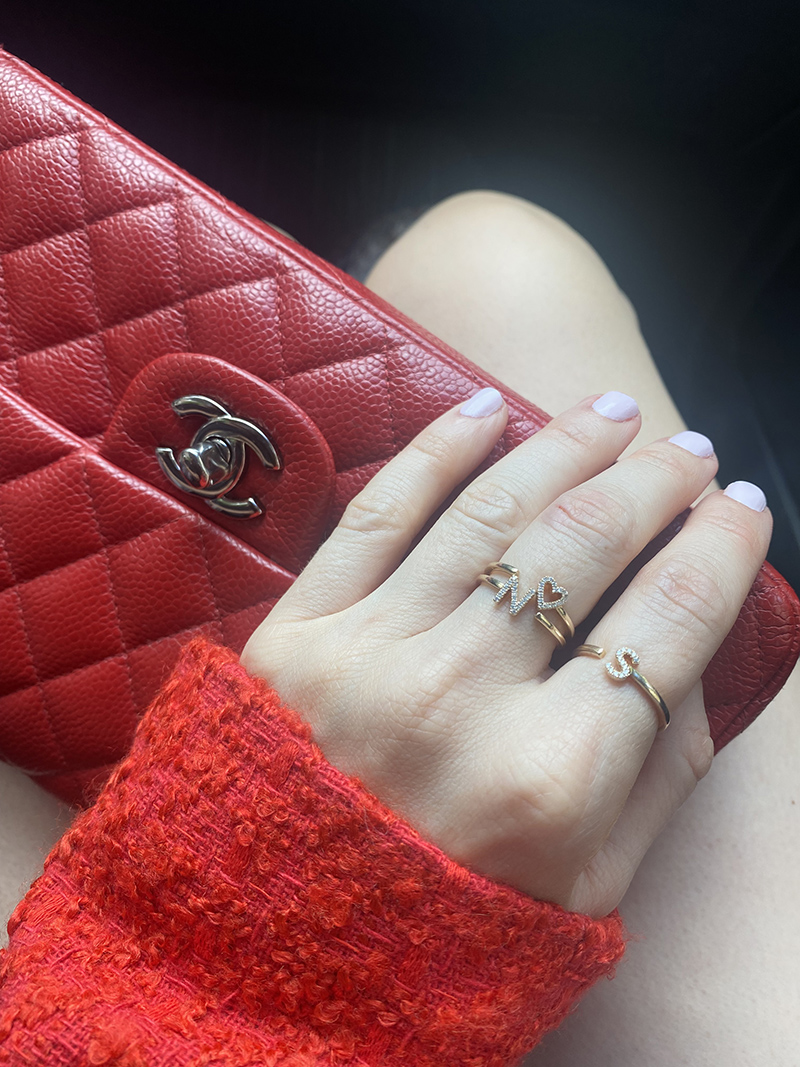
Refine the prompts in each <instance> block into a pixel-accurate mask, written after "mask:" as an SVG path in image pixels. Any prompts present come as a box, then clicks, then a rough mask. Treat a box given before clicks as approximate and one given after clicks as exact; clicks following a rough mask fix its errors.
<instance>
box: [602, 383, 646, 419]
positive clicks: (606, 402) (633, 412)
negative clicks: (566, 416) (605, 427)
mask: <svg viewBox="0 0 800 1067" xmlns="http://www.w3.org/2000/svg"><path fill="white" fill-rule="evenodd" d="M592 407H593V408H594V410H595V411H596V412H597V414H598V415H605V417H606V418H607V419H613V420H614V422H627V421H628V419H633V418H635V417H636V416H637V415H638V414H639V405H638V404H637V403H636V401H635V400H634V399H633V397H632V396H627V395H626V394H625V393H617V392H615V391H614V390H613V389H612V391H611V392H610V393H603V395H602V396H599V397H598V398H597V400H595V402H594V403H593V404H592Z"/></svg>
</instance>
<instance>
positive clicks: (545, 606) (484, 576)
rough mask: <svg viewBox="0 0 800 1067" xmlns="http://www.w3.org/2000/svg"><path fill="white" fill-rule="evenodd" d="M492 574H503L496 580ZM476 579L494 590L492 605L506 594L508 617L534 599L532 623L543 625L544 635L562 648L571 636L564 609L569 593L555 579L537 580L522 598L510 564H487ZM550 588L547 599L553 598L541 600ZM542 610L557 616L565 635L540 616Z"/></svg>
mask: <svg viewBox="0 0 800 1067" xmlns="http://www.w3.org/2000/svg"><path fill="white" fill-rule="evenodd" d="M493 571H503V573H504V575H505V577H504V578H500V577H498V576H497V575H495V574H493V573H492V572H493ZM478 580H479V581H481V582H483V583H484V584H485V585H490V586H491V587H492V588H493V589H495V590H496V592H495V595H494V597H493V599H494V602H495V603H496V604H499V603H500V601H501V600H502V599H503V597H504V596H505V595H506V594H507V593H509V594H510V604H509V612H510V614H512V615H518V614H519V613H520V612H521V611H522V609H523V608H524V607H525V605H526V604H527V603H528V602H529V601H530V600H532V599H533V598H534V597H536V607H537V611H536V614H535V616H534V618H535V619H536V621H537V622H538V623H540V624H541V625H542V626H544V628H545V630H547V631H548V633H550V634H552V636H553V637H555V639H556V641H558V643H559V645H561V646H562V647H563V646H564V645H565V644H566V643H567V641H568V640H569V639H570V638H571V637H574V636H575V627H574V625H573V622H572V619H571V618H570V617H569V615H568V614H567V610H566V608H565V607H564V604H565V602H566V599H567V597H568V596H569V593H568V592H567V590H566V589H564V587H563V586H561V585H559V584H558V583H557V582H556V580H555V578H551V577H550V576H549V575H548V576H546V577H544V578H540V579H539V583H538V585H534V586H532V588H530V589H529V590H528V591H527V593H525V594H524V595H523V596H520V595H519V571H518V570H517V568H516V567H512V566H511V564H510V563H501V562H498V563H490V564H489V566H488V567H487V568H486V570H484V571H481V573H480V574H479V575H478ZM548 586H549V587H550V596H551V597H552V596H553V595H555V599H549V600H548V599H545V589H546V588H547V587H548ZM546 611H556V612H558V614H559V616H560V617H561V618H562V619H563V620H564V625H565V628H566V632H565V633H564V632H562V631H561V630H560V629H559V628H558V627H557V626H556V625H555V624H554V623H552V622H551V621H550V620H549V619H548V618H547V616H546V615H545V614H544V613H545V612H546Z"/></svg>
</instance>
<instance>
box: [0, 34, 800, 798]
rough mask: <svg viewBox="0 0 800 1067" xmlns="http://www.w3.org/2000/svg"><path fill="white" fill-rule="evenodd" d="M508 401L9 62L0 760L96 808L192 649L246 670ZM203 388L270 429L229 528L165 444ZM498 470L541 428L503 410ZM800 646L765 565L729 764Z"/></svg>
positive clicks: (785, 599)
mask: <svg viewBox="0 0 800 1067" xmlns="http://www.w3.org/2000/svg"><path fill="white" fill-rule="evenodd" d="M486 384H499V383H496V382H494V380H493V379H491V378H490V377H489V376H487V375H486V374H484V373H483V372H482V371H480V370H479V369H478V368H476V367H474V366H472V365H471V364H469V363H468V362H466V361H465V360H464V359H463V358H462V357H461V356H459V355H458V354H457V353H455V352H453V351H452V350H451V349H449V348H447V347H446V346H445V345H443V344H442V343H441V342H439V341H438V340H436V339H435V338H433V337H431V336H430V335H429V334H427V333H426V332H425V331H424V330H422V329H421V328H420V327H418V326H416V325H415V324H413V323H411V322H409V321H408V320H406V319H405V318H404V317H403V316H401V315H400V314H399V313H398V312H396V311H395V310H394V309H392V308H390V307H389V306H388V305H386V304H385V303H383V302H382V301H380V300H379V299H378V298H376V297H375V296H374V294H372V293H369V292H368V291H367V290H366V289H364V288H363V287H362V286H360V285H359V284H358V283H357V282H355V281H353V280H352V279H350V278H348V277H347V276H346V275H344V274H342V273H341V272H339V271H337V270H336V269H335V268H334V267H332V266H330V265H329V264H327V263H325V262H323V261H322V260H320V259H318V258H317V257H315V256H313V255H311V254H310V253H309V252H307V251H306V250H304V249H302V248H300V247H299V246H297V245H296V244H294V242H292V241H290V240H288V239H287V238H285V237H284V236H282V235H281V234H278V233H277V232H275V231H272V230H271V229H269V228H268V227H266V226H264V225H263V224H262V223H260V222H258V221H257V220H255V219H254V218H252V217H251V216H249V215H247V214H246V213H245V212H243V211H241V210H240V209H238V208H236V207H235V206H234V205H232V204H230V203H228V202H227V201H225V200H224V199H223V198H222V197H220V196H219V195H217V194H215V193H214V192H212V191H211V190H209V189H207V188H206V187H204V186H203V185H201V184H200V183H199V182H197V181H196V180H194V179H192V178H191V177H190V176H188V175H186V174H185V173H183V172H182V171H180V170H179V169H177V168H176V167H174V166H172V165H171V164H169V163H168V162H167V161H165V160H164V159H162V158H161V157H159V156H157V155H156V154H155V153H153V152H152V151H150V150H149V149H147V148H146V147H145V146H143V145H141V144H140V143H139V142H137V141H136V140H135V139H134V138H132V137H130V136H129V135H127V134H126V133H124V131H122V130H120V129H119V128H118V127H116V126H114V125H113V124H112V123H110V122H109V121H108V120H107V119H105V118H104V117H103V116H101V115H99V114H97V113H96V112H94V111H92V110H91V109H90V108H88V107H86V106H85V105H83V104H81V103H80V102H79V101H77V100H75V99H74V98H73V97H71V96H70V95H69V94H68V93H67V92H65V91H64V90H63V89H61V88H60V87H59V86H56V85H54V84H53V83H52V82H49V81H48V80H47V79H46V78H44V77H43V76H42V75H40V74H38V73H37V72H35V71H33V70H32V69H31V68H30V67H28V66H26V65H25V64H24V63H22V62H21V61H20V60H18V59H16V58H15V57H13V56H11V55H9V54H8V53H6V52H2V51H0V389H1V390H2V391H1V392H0V404H1V405H2V412H3V422H2V430H1V431H0V432H2V448H0V457H1V458H0V574H1V575H2V581H1V582H0V589H2V592H0V754H2V756H3V757H4V758H5V759H6V760H8V761H10V762H13V763H16V764H18V765H19V766H22V767H24V768H25V769H26V771H28V773H30V774H33V775H36V776H38V780H39V781H40V782H41V783H42V784H43V785H44V786H45V787H46V788H48V789H51V790H52V791H53V792H55V793H57V794H58V795H60V796H62V797H64V798H65V799H68V800H73V801H77V802H87V801H89V800H91V799H92V797H93V796H94V795H95V793H96V790H97V788H98V787H99V785H100V783H101V782H102V780H103V779H104V777H105V776H106V775H107V773H108V771H109V770H110V767H111V766H112V765H113V764H114V763H115V762H116V761H117V760H118V759H119V758H121V757H122V756H123V755H124V753H125V752H126V750H127V747H128V745H129V744H130V740H131V737H132V734H133V729H134V727H135V723H136V721H137V718H138V716H139V715H140V714H141V713H142V711H143V710H144V707H145V706H146V704H147V702H148V700H149V698H150V696H151V695H152V693H153V692H154V691H155V689H156V688H157V687H158V685H159V683H160V681H161V680H162V679H163V677H164V676H165V674H166V672H167V671H168V669H169V667H170V666H171V665H172V663H173V661H174V659H175V656H176V653H177V650H178V648H179V646H180V645H181V644H182V643H183V642H184V641H185V640H187V639H188V638H189V637H190V636H191V635H193V634H194V633H196V632H198V631H202V632H204V633H208V634H209V635H210V636H211V637H213V638H215V639H216V640H219V641H222V642H224V643H226V644H228V645H230V646H231V647H233V648H234V649H236V650H239V649H241V647H242V646H243V644H244V642H245V640H246V638H247V637H248V636H249V633H250V632H251V631H252V630H253V629H254V627H255V626H256V625H257V623H258V622H259V621H260V620H261V619H262V618H263V617H264V615H265V614H266V612H267V611H268V610H269V608H270V607H271V605H272V604H273V603H274V601H275V599H276V597H278V596H279V595H280V593H281V592H282V591H283V590H284V589H285V588H286V585H287V583H288V582H290V581H291V579H292V576H293V575H294V574H296V573H297V572H298V571H299V570H300V569H301V568H302V566H303V564H304V563H305V562H306V561H307V559H308V558H309V557H310V555H311V554H312V553H313V551H314V549H315V548H316V546H317V545H318V544H319V542H320V540H321V539H322V538H323V537H324V536H325V534H326V533H327V532H328V531H329V530H330V529H331V528H332V526H333V525H334V524H335V522H336V520H337V519H338V517H339V515H340V514H341V512H342V510H343V508H344V507H345V505H346V503H347V502H348V501H349V500H350V499H351V498H352V496H353V495H354V494H355V493H356V492H357V491H358V490H359V489H360V488H361V487H362V486H363V485H364V484H365V483H366V482H367V481H368V479H369V478H370V477H371V476H372V474H374V473H375V471H376V470H378V469H379V467H380V466H381V465H382V464H383V463H384V462H386V460H387V459H388V458H390V457H391V456H392V455H394V454H395V453H396V452H397V451H398V450H399V449H400V448H402V447H403V446H404V445H405V444H406V443H407V442H408V441H409V440H410V439H411V438H412V437H413V436H414V434H415V433H416V432H418V431H419V430H420V429H421V428H422V427H423V426H424V425H425V424H426V423H427V422H429V421H430V420H431V419H432V418H433V417H435V416H436V415H437V414H439V413H441V412H442V411H444V410H445V409H446V408H447V407H449V406H450V405H451V404H453V403H455V402H457V401H458V400H459V399H461V398H463V397H465V396H467V395H469V394H471V393H472V392H473V391H474V390H475V388H476V387H479V386H482V385H486ZM204 391H208V393H209V394H210V395H213V396H214V397H215V399H217V400H218V401H219V402H221V403H224V404H225V405H226V406H228V407H229V408H230V409H231V410H232V411H233V413H234V414H236V415H237V416H238V417H242V418H244V417H247V418H250V419H252V420H253V421H254V422H257V423H258V424H259V425H262V424H263V427H264V429H266V430H267V432H268V433H269V434H270V436H271V437H272V439H273V440H274V443H275V446H276V448H277V450H278V453H279V455H280V456H281V459H282V462H283V466H282V468H281V470H280V471H268V470H265V469H263V468H260V469H259V468H258V466H257V465H256V464H253V463H250V464H249V466H248V470H247V474H246V476H245V479H244V480H243V482H242V483H241V486H237V488H236V490H235V492H236V494H237V495H243V496H247V495H250V494H252V495H254V496H255V497H257V498H259V499H261V500H263V501H264V502H265V504H266V506H265V508H264V513H263V515H262V516H260V517H259V518H258V519H249V520H234V519H228V518H226V517H224V516H221V515H219V514H217V513H215V512H212V511H211V510H210V509H209V508H208V506H207V505H206V504H205V503H204V502H203V501H201V500H200V499H199V498H195V497H190V496H187V495H186V494H184V493H182V492H181V491H180V490H179V489H177V488H176V487H174V486H173V485H172V484H171V483H170V482H169V480H168V479H167V478H166V477H165V476H164V475H163V473H162V472H161V470H160V469H159V467H158V464H157V462H156V461H155V458H154V449H155V447H156V446H159V445H168V446H170V447H173V448H175V449H176V450H177V449H180V448H183V447H186V446H187V445H188V444H189V442H190V438H191V435H192V433H193V432H194V430H195V429H196V428H197V425H196V424H197V420H195V424H192V425H189V424H188V421H191V420H188V421H187V420H182V419H180V418H179V417H178V416H176V415H175V414H174V413H173V412H172V411H171V409H170V408H169V403H170V401H171V400H173V399H175V397H177V396H179V395H182V394H183V393H185V392H192V393H194V392H198V393H202V392H204ZM503 391H504V395H505V396H506V398H507V399H508V401H509V406H510V409H511V420H510V423H509V428H508V430H507V431H506V434H505V435H504V438H503V441H502V442H501V444H500V446H498V448H497V449H496V450H495V453H494V454H493V457H492V458H494V459H496V458H497V457H498V456H499V455H501V454H502V453H503V452H504V451H506V450H507V449H508V448H511V447H513V446H514V445H516V444H518V443H519V442H520V441H522V440H523V439H525V438H526V437H528V436H529V435H530V434H531V433H533V432H535V431H536V430H537V429H539V428H540V427H541V426H542V425H543V424H544V422H545V421H546V419H547V416H546V415H544V413H543V412H541V411H539V410H538V409H537V408H535V407H534V406H532V405H531V404H529V403H527V402H526V401H524V400H522V399H521V398H520V397H518V396H516V395H515V394H513V393H512V392H510V391H509V390H508V389H505V388H504V389H503ZM799 651H800V606H799V605H798V602H797V599H796V597H795V596H794V594H793V593H792V592H791V590H790V589H789V588H788V586H787V585H786V583H785V582H783V580H782V579H780V578H779V577H778V576H776V575H775V574H774V572H772V571H771V570H770V569H765V570H764V571H763V572H762V575H761V576H760V578H759V583H758V584H757V587H756V589H755V590H754V592H753V594H751V597H750V599H749V600H748V602H747V604H746V605H745V608H744V609H743V614H742V616H741V618H740V620H739V623H737V627H736V629H735V631H734V633H733V634H732V635H731V636H730V637H729V639H728V641H727V642H726V645H725V646H723V649H721V650H720V652H719V653H718V655H717V657H716V658H715V661H714V662H713V663H712V665H711V666H710V667H709V670H708V671H707V673H706V676H705V682H706V697H707V704H708V707H709V716H710V718H711V721H712V725H713V728H714V732H715V735H716V736H717V737H718V739H719V740H718V744H721V743H724V741H726V740H728V739H729V737H730V736H732V735H733V733H734V732H738V731H739V730H740V729H741V728H742V727H743V725H746V723H747V722H748V721H751V720H752V718H754V717H755V715H757V714H758V712H759V711H760V710H761V709H762V708H763V707H764V705H765V704H766V703H767V702H768V701H769V699H771V697H772V696H773V695H774V693H775V692H776V691H777V690H778V689H779V688H780V686H781V685H782V684H783V682H784V681H785V679H786V677H787V676H788V674H789V671H790V670H791V666H792V665H793V663H794V661H795V660H796V658H797V655H798V652H799Z"/></svg>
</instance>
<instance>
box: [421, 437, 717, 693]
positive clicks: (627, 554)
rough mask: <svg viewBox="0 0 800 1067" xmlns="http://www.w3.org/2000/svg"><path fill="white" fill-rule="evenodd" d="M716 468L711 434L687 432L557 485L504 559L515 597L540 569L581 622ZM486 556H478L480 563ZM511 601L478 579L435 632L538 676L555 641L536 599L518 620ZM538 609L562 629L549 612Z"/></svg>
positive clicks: (499, 664) (479, 655)
mask: <svg viewBox="0 0 800 1067" xmlns="http://www.w3.org/2000/svg"><path fill="white" fill-rule="evenodd" d="M716 471H717V459H716V456H715V455H714V450H713V445H712V444H711V442H710V441H709V440H708V438H707V437H704V436H703V435H702V434H697V433H692V432H691V431H685V432H683V433H680V434H676V435H675V437H673V438H671V439H669V440H661V441H655V442H653V443H652V444H650V445H646V446H645V447H644V448H641V449H639V450H638V451H637V452H635V453H633V454H632V455H631V456H629V457H627V458H625V459H623V460H620V462H618V463H616V464H614V466H613V467H610V468H609V469H608V470H606V471H603V472H602V473H601V474H599V475H597V476H596V477H594V478H592V479H590V480H589V481H587V482H585V483H583V484H582V485H578V486H576V487H575V488H573V489H570V490H568V491H567V492H566V493H563V494H562V495H561V496H560V497H559V498H558V499H557V500H555V501H554V502H553V503H552V504H551V505H550V506H549V507H547V508H545V510H544V511H543V512H542V513H541V514H540V515H539V516H538V517H537V518H536V519H535V520H534V521H533V522H532V523H531V524H530V525H529V526H528V527H527V528H526V529H525V530H524V531H523V532H522V533H521V534H520V535H519V537H517V538H516V539H515V540H514V542H513V543H512V544H511V545H509V547H508V549H507V551H506V553H505V557H504V559H505V561H506V562H507V563H509V564H511V565H512V566H514V567H517V568H518V570H519V571H520V575H519V579H520V585H519V597H520V598H522V597H523V596H524V595H525V594H526V593H527V592H528V590H529V589H531V588H533V587H536V586H538V583H539V581H540V580H541V579H542V578H543V577H544V576H549V577H553V578H554V579H555V581H556V582H557V583H558V585H559V586H561V587H563V588H564V589H566V590H567V591H568V593H569V596H568V600H567V602H566V604H565V607H566V609H567V611H568V612H569V615H570V617H571V618H572V621H573V622H574V623H576V624H577V623H579V622H580V621H581V620H582V619H584V618H585V617H586V616H587V615H588V614H589V612H590V611H591V610H592V608H593V607H594V605H595V604H596V603H597V601H598V600H599V599H600V597H601V596H602V594H603V593H604V592H605V590H606V589H607V588H608V587H609V585H611V583H612V582H613V581H614V580H615V579H616V578H617V577H618V576H619V575H620V574H621V573H622V571H623V570H624V569H625V568H626V567H627V565H628V564H629V563H630V562H631V560H633V559H635V558H636V556H637V555H638V554H639V553H640V552H641V551H642V549H643V548H644V547H645V546H646V545H647V544H648V542H649V541H651V540H652V538H653V537H655V536H656V534H658V533H660V531H661V530H663V529H664V527H665V526H667V525H668V524H669V523H670V522H671V521H672V519H674V517H675V516H676V515H677V514H679V513H680V512H681V511H683V510H684V509H685V508H687V507H689V505H690V504H692V502H693V501H694V500H696V499H697V497H698V496H699V495H700V493H701V492H702V491H703V490H704V489H705V488H706V486H707V485H708V484H709V483H710V482H711V481H712V479H713V478H714V475H715V474H716ZM490 562H492V561H491V560H484V561H483V566H486V565H487V564H488V563H490ZM480 569H482V568H481V567H478V568H476V571H480ZM548 599H549V595H548ZM509 607H510V595H509V596H506V597H505V598H504V599H503V600H502V601H500V602H499V603H498V602H493V598H492V592H491V590H490V589H487V588H486V587H485V586H479V587H478V588H476V589H475V590H474V592H473V593H472V595H471V596H470V597H469V598H467V599H466V600H465V601H464V602H463V603H462V604H461V605H460V606H459V607H458V608H457V609H456V610H455V611H454V612H453V613H452V614H451V615H450V616H449V618H447V619H446V620H444V621H443V622H442V623H441V625H440V626H439V627H438V628H437V629H438V630H439V640H441V641H443V642H445V643H447V642H448V641H457V642H458V644H459V646H460V647H462V648H463V647H464V644H465V643H466V644H467V646H468V647H469V645H470V643H471V645H472V648H473V652H472V656H473V658H474V660H475V662H478V661H483V660H485V664H484V666H485V669H487V670H492V669H494V670H496V671H500V672H502V675H503V677H504V678H505V679H506V680H507V681H512V680H515V679H516V678H519V679H523V678H530V677H534V676H536V675H537V674H539V673H540V672H541V671H542V670H543V669H544V668H545V667H546V666H547V664H548V663H549V661H550V658H551V656H552V653H553V649H554V647H555V644H556V642H555V640H554V638H553V636H551V634H550V633H549V632H548V630H547V629H546V628H545V626H543V625H540V623H539V622H538V621H537V620H536V612H537V604H536V598H535V597H533V598H532V599H531V601H530V602H529V603H528V604H527V605H526V606H525V608H523V609H522V611H521V612H520V613H519V615H517V616H516V617H514V618H511V617H510V616H509ZM544 614H545V617H546V618H547V619H549V620H550V621H551V622H552V623H553V624H554V625H555V626H556V627H557V628H558V629H561V630H564V629H565V626H564V623H563V621H562V620H559V618H558V616H557V615H556V613H555V612H554V611H546V612H545V613H544ZM501 651H502V655H499V653H500V652H501Z"/></svg>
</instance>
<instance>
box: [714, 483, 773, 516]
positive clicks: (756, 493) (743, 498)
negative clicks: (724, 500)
mask: <svg viewBox="0 0 800 1067" xmlns="http://www.w3.org/2000/svg"><path fill="white" fill-rule="evenodd" d="M724 492H725V496H729V497H730V498H731V500H738V501H739V503H740V504H744V505H745V507H748V508H750V509H751V510H752V511H763V510H764V508H765V507H766V506H767V498H766V496H765V495H764V491H763V489H759V488H758V486H757V485H753V483H752V482H731V484H730V485H728V486H726V487H725V490H724Z"/></svg>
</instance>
